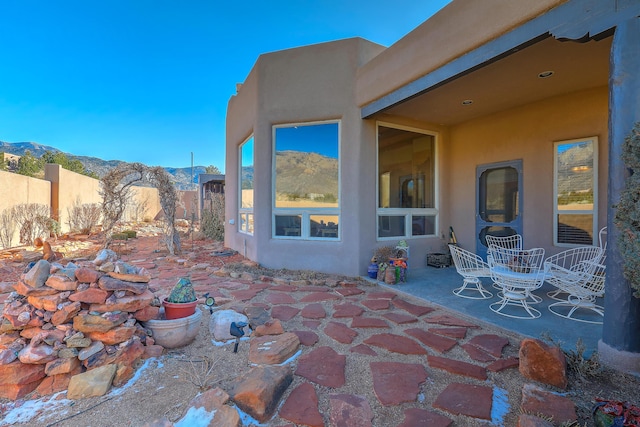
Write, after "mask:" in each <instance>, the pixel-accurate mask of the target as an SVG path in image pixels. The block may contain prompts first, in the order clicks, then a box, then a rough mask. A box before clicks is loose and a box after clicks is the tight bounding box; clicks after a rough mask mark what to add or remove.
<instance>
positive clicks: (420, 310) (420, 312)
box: [393, 298, 435, 317]
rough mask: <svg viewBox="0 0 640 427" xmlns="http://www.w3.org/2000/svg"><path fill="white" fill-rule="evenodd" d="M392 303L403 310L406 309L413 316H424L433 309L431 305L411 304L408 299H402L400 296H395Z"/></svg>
mask: <svg viewBox="0 0 640 427" xmlns="http://www.w3.org/2000/svg"><path fill="white" fill-rule="evenodd" d="M393 305H395V306H396V307H398V308H401V309H403V310H405V311H408V312H409V313H411V314H413V315H414V316H418V317H420V316H424V315H425V314H427V313H431V312H432V311H434V310H435V308H433V307H426V306H424V305H416V304H412V303H410V302H408V301H405V300H403V299H400V298H396V299H394V300H393Z"/></svg>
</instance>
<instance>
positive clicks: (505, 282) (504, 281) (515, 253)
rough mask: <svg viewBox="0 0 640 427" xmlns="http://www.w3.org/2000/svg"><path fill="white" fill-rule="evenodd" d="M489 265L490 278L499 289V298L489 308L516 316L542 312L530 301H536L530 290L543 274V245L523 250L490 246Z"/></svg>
mask: <svg viewBox="0 0 640 427" xmlns="http://www.w3.org/2000/svg"><path fill="white" fill-rule="evenodd" d="M489 268H490V271H491V278H492V279H493V281H494V282H495V284H496V285H498V286H499V287H500V289H501V292H500V293H499V294H498V296H499V297H500V300H499V301H498V302H494V303H492V304H490V305H489V308H490V309H491V311H493V312H495V313H497V314H500V315H502V316H507V317H512V318H516V319H537V318H538V317H540V316H541V313H540V311H539V310H536V309H535V308H533V307H531V305H530V304H532V301H537V299H535V298H534V295H533V291H535V290H537V289H539V288H540V287H541V286H542V284H543V282H544V278H545V268H544V249H543V248H533V249H527V250H522V249H514V248H503V247H498V246H493V245H492V246H489ZM538 298H539V297H538ZM514 307H515V309H514ZM521 309H522V310H521Z"/></svg>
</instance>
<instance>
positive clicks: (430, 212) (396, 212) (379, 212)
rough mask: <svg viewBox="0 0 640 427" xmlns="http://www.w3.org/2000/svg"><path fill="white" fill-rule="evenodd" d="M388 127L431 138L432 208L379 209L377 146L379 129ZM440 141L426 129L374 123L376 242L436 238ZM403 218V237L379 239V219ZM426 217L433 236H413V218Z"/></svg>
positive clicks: (380, 122)
mask: <svg viewBox="0 0 640 427" xmlns="http://www.w3.org/2000/svg"><path fill="white" fill-rule="evenodd" d="M381 126H382V127H388V128H393V129H398V130H404V131H407V132H414V133H419V134H423V135H428V136H431V137H433V197H434V203H433V204H434V207H432V208H383V207H380V176H381V175H380V169H379V168H380V145H379V142H380V141H379V135H380V132H379V128H380V127H381ZM439 139H440V134H439V132H436V131H430V130H426V129H420V128H415V127H410V126H404V125H399V124H396V123H389V122H384V121H377V122H376V221H375V227H376V241H378V242H383V241H392V240H398V239H401V240H406V239H425V238H433V237H437V236H438V230H439V223H440V214H439V211H440V185H439V175H440V174H439V173H438V169H439V159H438V143H439ZM393 216H404V235H400V236H385V237H380V228H379V224H380V218H381V217H393ZM414 216H416V217H419V216H426V217H433V218H434V220H433V224H434V230H433V234H419V235H413V217H414Z"/></svg>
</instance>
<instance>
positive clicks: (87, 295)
mask: <svg viewBox="0 0 640 427" xmlns="http://www.w3.org/2000/svg"><path fill="white" fill-rule="evenodd" d="M108 296H109V292H107V291H105V290H103V289H100V288H88V289H85V290H84V291H78V292H74V293H72V294H71V295H69V300H70V301H78V302H84V303H87V304H104V302H105V301H106V300H107V297H108Z"/></svg>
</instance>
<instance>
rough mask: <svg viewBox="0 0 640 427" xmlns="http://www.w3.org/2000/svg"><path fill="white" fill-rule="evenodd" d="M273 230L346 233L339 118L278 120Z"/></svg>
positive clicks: (329, 235) (297, 235)
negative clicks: (291, 122)
mask: <svg viewBox="0 0 640 427" xmlns="http://www.w3.org/2000/svg"><path fill="white" fill-rule="evenodd" d="M273 135H274V136H273V138H274V162H273V163H274V172H273V174H274V177H273V182H274V197H273V204H274V206H273V214H274V216H273V235H274V237H277V238H287V239H323V240H336V239H339V238H340V227H339V224H340V210H339V206H340V205H339V201H340V191H339V187H340V186H339V183H340V163H339V156H338V153H339V151H340V142H339V141H340V138H339V135H340V132H339V124H338V122H323V123H304V124H295V125H283V126H274V131H273Z"/></svg>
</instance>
